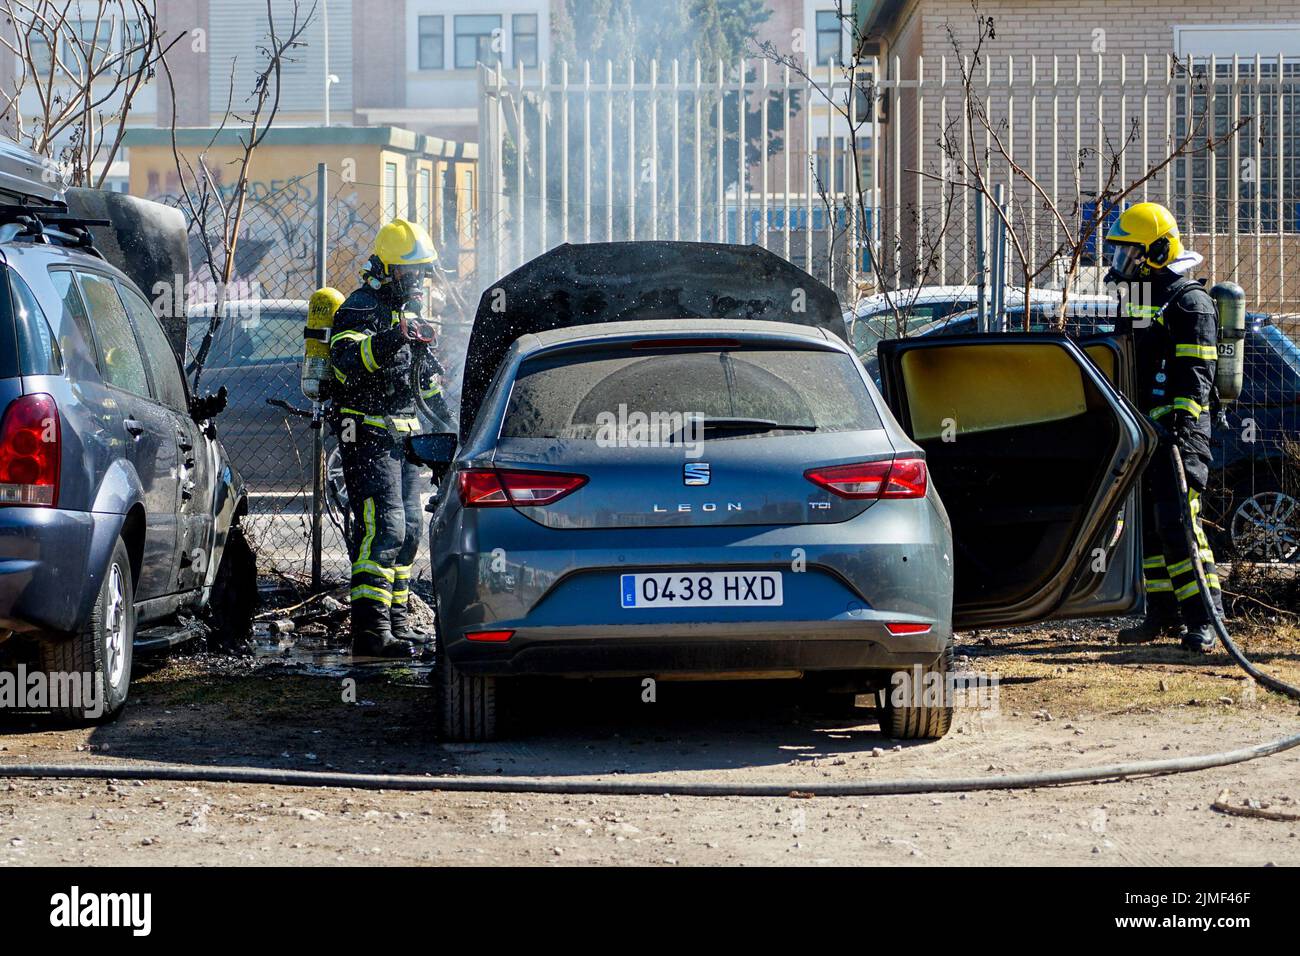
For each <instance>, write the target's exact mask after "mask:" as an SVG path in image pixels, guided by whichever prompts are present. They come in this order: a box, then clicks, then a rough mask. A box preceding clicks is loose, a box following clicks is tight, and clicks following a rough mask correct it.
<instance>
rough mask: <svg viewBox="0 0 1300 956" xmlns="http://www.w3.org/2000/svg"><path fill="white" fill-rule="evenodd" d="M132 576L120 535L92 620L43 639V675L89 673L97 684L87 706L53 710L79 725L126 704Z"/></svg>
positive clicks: (105, 719) (115, 713) (113, 712)
mask: <svg viewBox="0 0 1300 956" xmlns="http://www.w3.org/2000/svg"><path fill="white" fill-rule="evenodd" d="M135 623H136V616H135V580H134V576H133V575H132V574H131V558H130V555H129V554H128V553H127V550H126V544H125V542H123V541H122V539H121V538H118V539H117V544H116V545H114V547H113V556H112V557H111V558H110V559H109V563H108V568H107V570H106V571H105V572H104V578H103V580H102V581H100V584H99V594H97V595H96V597H95V604H94V607H93V608H92V609H91V613H90V620H89V622H87V624H86V626H85V627H84V628H82V630H81V631H80V632H79V633H77V634H74V635H72V636H71V637H64V638H51V639H47V640H45V641H42V642H41V669H42V670H43V671H44V672H45V673H46V675H50V674H54V673H62V674H83V675H84V674H93V675H95V678H96V679H97V680H99V681H100V682H101V688H102V690H99V691H97V694H96V701H97V702H98V703H96V702H90V703H91V706H89V707H87V706H84V705H83V706H73V705H70V704H68V703H66V702H65V703H64V705H63V706H59V707H54V708H51V712H52V713H54V714H55V715H56V716H58V717H61V718H63V719H64V720H67V721H70V722H72V723H77V724H99V723H107V722H108V721H111V720H113V719H114V718H116V717H117V716H118V714H120V713H121V712H122V708H123V707H124V706H125V705H126V698H127V694H128V692H129V690H130V686H131V662H132V658H133V654H132V651H133V643H134V641H135Z"/></svg>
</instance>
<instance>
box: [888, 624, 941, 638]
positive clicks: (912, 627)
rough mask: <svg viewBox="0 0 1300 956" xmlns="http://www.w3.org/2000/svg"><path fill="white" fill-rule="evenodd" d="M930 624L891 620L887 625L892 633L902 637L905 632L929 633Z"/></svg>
mask: <svg viewBox="0 0 1300 956" xmlns="http://www.w3.org/2000/svg"><path fill="white" fill-rule="evenodd" d="M930 627H931V625H929V624H915V623H913V622H911V621H890V622H889V623H888V624H886V625H885V628H886V630H888V631H889V633H890V634H893V635H895V636H897V637H902V636H903V635H904V634H927V633H929V631H930Z"/></svg>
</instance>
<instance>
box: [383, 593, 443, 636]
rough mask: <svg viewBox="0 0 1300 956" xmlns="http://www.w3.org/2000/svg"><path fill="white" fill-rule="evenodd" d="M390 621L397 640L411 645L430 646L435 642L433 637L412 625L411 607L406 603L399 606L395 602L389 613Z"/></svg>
mask: <svg viewBox="0 0 1300 956" xmlns="http://www.w3.org/2000/svg"><path fill="white" fill-rule="evenodd" d="M388 620H389V626H390V627H391V628H392V633H393V637H394V638H395V639H396V640H399V641H406V642H407V643H409V644H429V643H431V642H432V641H433V635H431V634H428V633H426V632H425V630H424V628H421V627H415V626H414V625H413V624H412V623H411V611H410V606H409V605H408V604H407V603H406V602H402V603H401V604H398V603H397V602H396V601H394V602H393V606H392V607H391V608H390V609H389V611H388Z"/></svg>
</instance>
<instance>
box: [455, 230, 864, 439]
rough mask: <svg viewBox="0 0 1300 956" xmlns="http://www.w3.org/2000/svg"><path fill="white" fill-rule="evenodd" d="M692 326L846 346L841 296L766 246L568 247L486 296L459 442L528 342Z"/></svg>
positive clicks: (473, 343)
mask: <svg viewBox="0 0 1300 956" xmlns="http://www.w3.org/2000/svg"><path fill="white" fill-rule="evenodd" d="M801 306H802V311H800V307H801ZM690 318H700V319H767V320H770V321H773V322H793V323H796V324H799V325H810V326H815V327H817V328H821V329H825V330H826V331H828V332H832V333H834V334H835V335H837V336H839V337H840V338H841V339H844V340H846V341H847V338H848V335H847V333H846V331H845V327H844V319H843V318H842V311H841V309H840V301H839V297H838V296H837V295H836V294H835V292H834V291H833V290H832V289H831V288H830V287H829V286H827V285H825V284H824V283H822V282H820V281H818V280H817V279H815V278H813V277H812V276H811V275H809V274H808V273H807V272H804V271H803V270H802V269H800V268H799V267H798V266H796V265H794V264H793V263H791V262H789V261H787V260H785V259H782V258H781V257H780V256H778V255H776V254H775V253H773V252H769V251H768V250H767V249H764V248H762V247H761V246H740V245H729V244H721V243H709V242H649V241H646V242H599V243H584V244H572V243H566V244H564V245H561V246H557V247H556V248H554V249H552V250H550V251H549V252H546V253H543V254H542V255H540V256H538V257H537V258H535V259H532V260H530V261H529V262H526V263H524V264H523V265H522V266H520V267H519V268H518V269H516V270H515V271H514V272H511V273H510V274H509V275H506V276H504V277H503V278H501V279H499V280H497V281H496V282H494V283H492V284H491V285H489V286H488V287H487V288H486V289H485V290H484V292H483V296H482V298H481V299H480V300H479V304H478V310H477V311H476V312H475V315H474V327H473V329H472V330H471V332H470V338H469V347H468V350H467V352H466V359H465V370H464V374H463V377H462V381H461V404H460V437H461V441H462V442H463V441H466V440H467V439H468V437H469V433H470V430H471V428H472V427H473V425H474V419H475V418H476V417H477V415H478V411H479V406H480V405H481V404H482V402H483V399H484V397H485V395H486V393H487V389H488V386H489V384H490V383H491V381H492V377H493V376H494V375H495V374H496V371H497V368H498V367H499V366H500V364H501V361H502V359H504V358H505V356H506V353H507V352H508V351H509V350H510V346H511V345H512V344H513V343H514V341H515V339H517V338H519V337H520V336H521V335H527V334H530V333H535V332H545V331H548V330H550V329H561V328H567V327H569V326H574V325H596V324H600V323H604V322H629V321H632V322H639V321H654V320H659V319H690Z"/></svg>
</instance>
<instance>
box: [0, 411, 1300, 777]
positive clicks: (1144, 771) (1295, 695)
mask: <svg viewBox="0 0 1300 956" xmlns="http://www.w3.org/2000/svg"><path fill="white" fill-rule="evenodd" d="M417 394H418V392H417ZM1169 451H1170V455H1171V457H1172V459H1173V466H1174V473H1175V475H1176V476H1177V480H1178V484H1179V488H1180V491H1181V501H1182V503H1183V527H1184V531H1185V532H1186V534H1187V540H1188V548H1189V550H1190V553H1191V555H1192V565H1193V567H1194V569H1195V572H1196V580H1197V583H1198V585H1199V586H1200V595H1201V600H1202V601H1204V602H1205V606H1206V609H1207V611H1208V612H1209V615H1210V619H1211V620H1212V621H1213V623H1214V629H1215V632H1216V633H1217V634H1218V635H1219V640H1220V641H1222V643H1223V646H1224V649H1225V650H1227V652H1228V654H1229V656H1230V657H1231V658H1232V659H1233V661H1235V662H1236V663H1237V664H1238V666H1240V667H1241V668H1242V670H1244V671H1245V672H1246V673H1247V674H1249V675H1250V676H1251V677H1252V678H1253V679H1254V680H1255V681H1256V682H1258V683H1259V684H1261V685H1263V686H1264V687H1267V688H1269V689H1270V690H1274V691H1277V692H1278V693H1280V694H1284V695H1285V696H1287V697H1290V698H1291V699H1292V700H1300V688H1297V687H1294V686H1293V685H1291V684H1288V683H1286V682H1285V681H1282V680H1279V679H1278V678H1276V677H1273V676H1272V675H1270V674H1266V673H1265V672H1263V671H1261V670H1260V669H1259V668H1258V667H1256V666H1255V665H1254V664H1253V663H1252V662H1251V661H1250V660H1248V659H1247V658H1246V656H1245V655H1244V654H1243V653H1242V652H1241V649H1240V648H1239V647H1237V645H1236V643H1235V642H1234V641H1233V640H1232V636H1231V635H1230V634H1229V633H1228V629H1227V627H1226V626H1225V625H1224V623H1223V620H1222V619H1221V617H1220V616H1219V613H1218V611H1217V609H1216V608H1215V607H1214V604H1213V601H1212V600H1211V598H1210V590H1209V586H1208V583H1207V581H1206V578H1205V567H1204V565H1203V564H1202V563H1201V558H1200V548H1199V547H1198V546H1197V541H1196V535H1195V525H1194V523H1193V515H1192V510H1191V500H1190V498H1189V496H1188V493H1187V492H1188V488H1187V473H1186V472H1185V471H1184V469H1183V460H1182V455H1181V454H1180V453H1179V451H1178V448H1177V447H1176V446H1175V445H1173V444H1172V443H1171V444H1170V446H1169ZM1296 747H1300V733H1295V734H1291V735H1289V736H1285V737H1279V738H1278V739H1276V740H1270V741H1267V742H1265V743H1261V744H1255V745H1254V746H1251V747H1241V748H1238V749H1236V750H1225V751H1220V752H1218V753H1209V754H1200V755H1196V756H1191V757H1177V758H1171V759H1165V760H1135V761H1129V762H1126V763H1114V764H1103V765H1100V766H1093V767H1079V768H1075V769H1070V770H1048V771H1041V772H1037V773H1018V774H999V775H985V776H971V777H935V778H924V777H911V778H899V779H895V780H875V781H864V780H859V781H849V782H845V783H824V782H804V781H789V782H785V783H779V782H778V783H746V782H712V783H710V782H705V783H678V782H671V781H662V782H660V781H655V780H573V779H568V778H555V777H526V776H520V777H499V776H491V777H486V776H433V775H427V776H415V775H411V774H369V773H347V772H340V771H314V770H275V769H269V768H264V767H227V766H205V767H193V766H181V765H175V764H162V763H132V764H2V765H0V777H9V778H18V777H34V778H41V779H92V780H154V781H177V782H187V783H247V784H264V785H267V784H269V785H279V786H295V787H352V788H356V789H362V790H407V791H435V790H441V791H448V792H472V793H539V794H542V793H545V794H569V795H575V794H584V795H609V796H654V795H660V796H688V797H788V796H800V797H805V796H806V797H871V796H893V795H901V794H919V793H958V792H969V791H979V790H1025V789H1036V788H1039V787H1059V786H1067V785H1070V784H1079V783H1101V782H1106V781H1115V780H1124V779H1128V778H1131V777H1148V776H1160V775H1166V774H1174V773H1189V772H1192V771H1197V770H1209V769H1212V768H1214V767H1226V766H1230V765H1232V764H1238V763H1245V762H1246V761H1249V760H1258V759H1259V758H1261V757H1268V756H1271V755H1273V754H1279V753H1283V752H1284V751H1287V750H1292V749H1294V748H1296Z"/></svg>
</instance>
